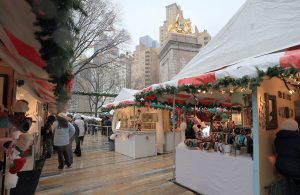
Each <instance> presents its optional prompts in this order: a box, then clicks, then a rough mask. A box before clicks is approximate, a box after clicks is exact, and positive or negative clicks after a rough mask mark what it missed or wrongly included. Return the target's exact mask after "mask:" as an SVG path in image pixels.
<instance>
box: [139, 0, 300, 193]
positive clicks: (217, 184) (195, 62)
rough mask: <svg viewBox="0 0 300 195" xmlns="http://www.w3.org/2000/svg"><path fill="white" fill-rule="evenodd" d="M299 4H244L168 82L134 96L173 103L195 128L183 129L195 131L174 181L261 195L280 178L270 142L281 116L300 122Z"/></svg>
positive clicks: (182, 150) (202, 189)
mask: <svg viewBox="0 0 300 195" xmlns="http://www.w3.org/2000/svg"><path fill="white" fill-rule="evenodd" d="M274 7H277V9H273V8H274ZM298 9H299V5H298V4H297V3H296V2H291V1H290V2H280V3H279V2H277V1H275V2H269V1H256V0H248V1H246V2H245V4H244V5H243V6H242V7H241V8H240V10H239V11H238V12H237V13H236V14H235V15H234V16H233V17H232V18H231V20H230V21H229V22H228V24H227V25H226V26H225V27H224V28H223V29H222V30H221V31H220V32H219V33H218V34H217V35H216V36H215V37H214V38H213V39H212V41H211V42H210V43H209V44H208V45H207V46H206V47H205V48H203V49H202V50H201V51H200V52H199V54H198V55H197V56H195V57H194V58H193V59H192V60H191V61H190V62H189V63H188V64H187V65H186V66H185V67H184V68H183V69H182V70H181V71H180V72H179V73H178V74H177V75H176V76H174V77H173V79H172V80H170V81H168V82H165V83H160V84H155V85H152V86H149V87H147V88H145V89H144V90H143V91H142V92H140V93H138V94H137V95H136V99H137V101H139V102H142V103H145V102H151V101H154V102H161V103H162V104H168V103H170V101H169V100H170V99H171V100H173V112H175V111H178V110H180V111H181V112H184V113H186V118H187V121H188V123H190V124H191V125H193V126H192V127H190V128H189V127H188V128H187V131H188V132H189V133H190V131H191V132H194V134H195V135H193V136H191V135H190V134H188V137H187V139H186V140H185V142H184V143H185V144H180V145H179V146H178V147H177V148H176V154H175V156H176V162H175V171H174V179H175V180H176V182H177V183H179V184H181V185H183V186H186V187H187V188H190V189H192V190H194V191H196V192H199V193H201V194H249V195H250V194H257V195H258V194H268V193H269V190H272V189H271V188H272V186H273V184H274V183H276V181H278V180H279V179H280V178H281V179H282V178H283V176H282V175H280V174H279V173H278V172H277V170H276V168H275V159H276V157H275V156H276V154H275V149H274V140H275V137H276V133H277V132H278V130H280V127H281V125H282V123H283V121H285V120H286V119H296V120H297V121H298V123H299V122H300V121H299V114H300V112H299V110H300V109H299V101H300V97H299V84H300V77H299V68H300V21H299V20H297V18H299V17H300V12H299V11H297V10H298ZM291 12H292V13H293V14H289V13H291ZM296 20H297V21H296ZM282 37H285V38H286V39H282ZM228 40H230V41H228ZM274 40H276V41H274ZM147 97H151V100H149V98H147ZM197 121H199V122H197ZM237 121H239V122H237ZM203 122H204V123H205V125H202V124H201V125H199V127H198V129H200V130H198V131H197V130H196V129H197V123H203ZM195 124H196V125H195ZM207 125H209V126H210V131H209V133H204V132H203V131H204V129H206V127H207ZM188 126H189V125H188ZM194 127H195V128H194ZM198 132H200V133H198ZM277 187H278V186H277ZM285 194H286V193H285Z"/></svg>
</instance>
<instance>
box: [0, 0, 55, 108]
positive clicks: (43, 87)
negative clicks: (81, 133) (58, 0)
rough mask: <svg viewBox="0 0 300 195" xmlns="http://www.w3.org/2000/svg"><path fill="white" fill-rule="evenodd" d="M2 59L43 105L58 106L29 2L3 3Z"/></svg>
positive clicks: (0, 7)
mask: <svg viewBox="0 0 300 195" xmlns="http://www.w3.org/2000/svg"><path fill="white" fill-rule="evenodd" d="M0 13H1V17H0V58H1V59H3V61H5V62H6V64H8V65H9V66H11V67H12V68H13V69H14V70H15V71H16V72H17V73H18V74H17V78H19V79H22V80H24V81H25V84H26V85H27V86H28V87H29V88H30V89H31V90H30V91H31V92H33V93H35V95H38V97H40V98H41V99H42V101H43V102H47V103H55V102H56V98H55V96H54V88H55V85H54V84H52V83H50V82H49V75H48V73H47V72H46V70H45V67H46V66H47V65H46V63H45V61H44V60H43V59H42V58H41V56H40V53H39V50H40V48H41V46H40V43H39V41H38V40H36V39H35V35H34V33H35V32H36V31H37V30H38V27H37V26H35V25H34V22H35V21H36V18H35V15H34V13H32V11H31V7H30V6H29V4H28V3H27V2H26V1H10V0H1V1H0Z"/></svg>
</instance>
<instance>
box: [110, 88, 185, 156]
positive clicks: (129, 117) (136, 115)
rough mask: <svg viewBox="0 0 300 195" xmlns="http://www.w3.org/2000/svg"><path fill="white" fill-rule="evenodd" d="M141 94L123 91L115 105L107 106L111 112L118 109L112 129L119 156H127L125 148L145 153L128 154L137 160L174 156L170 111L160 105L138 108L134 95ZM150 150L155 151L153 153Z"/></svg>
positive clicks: (178, 140) (178, 133) (177, 131)
mask: <svg viewBox="0 0 300 195" xmlns="http://www.w3.org/2000/svg"><path fill="white" fill-rule="evenodd" d="M137 92H138V91H137V90H131V89H122V90H121V92H120V93H119V95H118V96H117V97H116V98H115V101H114V102H113V103H111V104H108V105H106V107H108V108H114V116H113V120H112V129H113V131H114V132H115V134H116V138H115V150H116V152H120V153H122V154H123V153H124V151H125V149H124V144H125V145H127V146H128V148H134V150H133V151H138V150H142V151H145V152H142V153H143V154H140V155H134V154H133V153H134V152H133V153H130V154H128V153H126V152H125V153H124V154H125V155H129V156H131V157H134V158H139V157H146V156H153V155H156V154H157V153H164V152H171V151H172V150H173V147H172V146H173V139H172V138H171V136H170V135H171V134H172V132H171V125H170V117H171V116H170V111H169V110H167V109H162V108H163V107H160V108H158V106H159V105H153V104H152V105H148V106H147V105H143V106H140V105H138V104H136V102H135V100H134V94H136V93H137ZM154 107H155V108H156V109H154ZM175 134H176V138H177V139H176V144H178V143H179V142H180V140H181V139H179V138H180V136H181V134H180V131H179V130H176V133H175ZM137 140H139V141H137ZM130 144H131V145H130ZM147 144H148V145H149V146H148V145H147ZM142 145H144V146H142ZM150 148H151V150H149V149H150ZM148 150H149V151H148ZM146 151H148V152H146Z"/></svg>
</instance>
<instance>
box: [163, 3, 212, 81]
mask: <svg viewBox="0 0 300 195" xmlns="http://www.w3.org/2000/svg"><path fill="white" fill-rule="evenodd" d="M159 31H160V32H159V39H160V50H159V58H160V76H159V81H160V82H164V81H168V80H170V79H172V77H173V76H175V75H176V74H177V73H178V72H179V71H180V70H181V69H182V68H183V67H184V66H185V65H186V64H187V63H188V62H189V61H190V60H191V59H192V58H193V57H194V56H195V55H196V54H197V53H198V52H199V49H200V48H201V47H204V46H205V45H206V44H207V43H208V42H209V41H210V40H211V36H210V34H209V33H208V32H207V30H203V31H202V32H199V30H198V28H197V26H195V27H194V28H193V27H192V22H191V20H190V19H189V18H184V17H183V11H182V10H181V8H180V6H178V5H177V4H176V3H173V4H171V5H167V6H166V20H165V21H164V24H163V25H162V26H160V28H159Z"/></svg>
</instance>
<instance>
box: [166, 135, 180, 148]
mask: <svg viewBox="0 0 300 195" xmlns="http://www.w3.org/2000/svg"><path fill="white" fill-rule="evenodd" d="M180 136H181V132H180V131H175V146H177V145H178V144H179V143H180V141H181V137H180ZM164 138H165V143H164V152H173V140H174V138H173V132H172V131H165V132H164Z"/></svg>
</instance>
